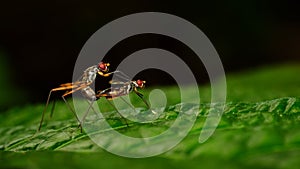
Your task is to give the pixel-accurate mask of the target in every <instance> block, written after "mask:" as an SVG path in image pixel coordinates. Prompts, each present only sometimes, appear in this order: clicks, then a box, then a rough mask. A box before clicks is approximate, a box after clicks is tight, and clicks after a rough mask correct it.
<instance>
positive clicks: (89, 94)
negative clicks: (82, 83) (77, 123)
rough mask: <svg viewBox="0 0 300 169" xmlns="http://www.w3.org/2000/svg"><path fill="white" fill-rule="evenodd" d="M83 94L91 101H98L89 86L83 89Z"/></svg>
mask: <svg viewBox="0 0 300 169" xmlns="http://www.w3.org/2000/svg"><path fill="white" fill-rule="evenodd" d="M81 93H82V95H83V96H84V97H85V98H87V99H88V100H90V101H95V100H97V98H96V94H95V92H94V90H93V89H92V88H91V87H89V86H87V87H85V88H83V89H82V90H81Z"/></svg>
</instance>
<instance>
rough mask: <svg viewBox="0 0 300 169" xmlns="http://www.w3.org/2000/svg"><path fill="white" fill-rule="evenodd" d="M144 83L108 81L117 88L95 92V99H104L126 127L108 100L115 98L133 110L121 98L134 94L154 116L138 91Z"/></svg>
mask: <svg viewBox="0 0 300 169" xmlns="http://www.w3.org/2000/svg"><path fill="white" fill-rule="evenodd" d="M123 75H124V74H123ZM145 83H146V81H143V80H136V81H131V80H130V81H127V82H121V81H110V84H112V85H118V86H119V87H110V88H107V89H105V90H99V91H98V92H97V94H96V98H97V100H98V99H100V98H101V97H105V98H106V100H107V101H108V102H109V104H110V105H111V106H112V107H113V108H114V109H115V110H116V111H117V112H118V114H120V116H121V117H122V118H123V119H124V120H125V122H126V125H127V126H128V124H127V121H126V119H125V118H124V117H123V116H122V115H121V113H119V111H118V109H117V108H116V107H115V106H114V105H113V104H112V103H111V102H110V100H112V99H114V98H117V97H118V98H121V99H122V100H123V101H124V102H125V103H126V104H128V105H129V106H130V107H131V108H132V109H133V110H135V109H134V107H132V106H131V105H130V104H129V103H128V102H127V101H126V100H125V99H124V98H122V96H125V95H128V94H130V93H131V92H134V93H135V94H136V95H138V96H139V97H140V98H141V99H142V100H143V102H144V103H145V105H146V106H147V108H148V109H150V110H151V111H152V113H153V114H156V112H155V111H153V110H152V109H151V108H150V105H149V104H148V102H147V101H146V100H145V99H144V95H143V94H142V93H140V92H139V91H138V88H140V89H143V88H144V87H145ZM90 107H92V104H91V105H90ZM90 107H89V109H90ZM89 109H88V111H89ZM87 114H88V112H87V113H86V114H85V116H84V117H83V121H84V119H85V118H86V116H87Z"/></svg>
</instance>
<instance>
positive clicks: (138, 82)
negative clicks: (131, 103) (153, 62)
mask: <svg viewBox="0 0 300 169" xmlns="http://www.w3.org/2000/svg"><path fill="white" fill-rule="evenodd" d="M136 83H137V84H138V85H139V86H143V84H144V82H143V81H142V80H137V81H136Z"/></svg>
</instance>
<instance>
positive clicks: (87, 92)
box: [38, 62, 150, 132]
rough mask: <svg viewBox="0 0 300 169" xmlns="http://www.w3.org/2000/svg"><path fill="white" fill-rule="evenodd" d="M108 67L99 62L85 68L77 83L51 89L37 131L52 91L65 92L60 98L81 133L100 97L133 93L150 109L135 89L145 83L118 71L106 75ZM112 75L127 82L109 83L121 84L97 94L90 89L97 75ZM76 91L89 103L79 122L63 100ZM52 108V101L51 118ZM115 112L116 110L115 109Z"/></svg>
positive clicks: (108, 98)
mask: <svg viewBox="0 0 300 169" xmlns="http://www.w3.org/2000/svg"><path fill="white" fill-rule="evenodd" d="M109 65H110V64H109V63H103V62H100V63H99V64H98V65H94V66H91V67H89V68H87V69H86V70H85V71H84V72H83V74H82V76H81V77H80V78H79V79H78V80H77V81H75V82H72V83H64V84H61V85H60V87H57V88H54V89H51V90H50V92H49V95H48V99H47V102H46V105H45V108H44V111H43V113H42V118H41V121H40V124H39V128H38V131H39V130H40V129H41V127H42V123H43V120H44V116H45V111H46V110H47V107H48V105H49V101H50V97H51V94H52V92H54V91H66V92H65V94H63V95H62V96H61V97H62V99H63V100H64V102H65V103H66V105H67V107H68V108H69V109H70V110H71V112H72V113H73V114H74V116H75V118H76V120H77V121H78V122H79V127H80V129H81V132H82V125H83V122H84V120H85V118H86V116H87V115H88V113H89V111H90V108H92V109H93V107H92V106H93V103H94V102H95V101H96V100H98V99H100V98H101V97H105V98H106V99H107V100H111V99H113V98H116V97H121V96H124V95H128V94H129V93H130V92H132V91H134V92H135V93H136V94H137V95H138V96H139V97H140V98H141V99H142V100H143V102H144V103H145V104H146V106H147V107H148V108H149V109H150V106H149V104H148V103H147V101H146V100H145V99H144V98H143V95H142V94H141V93H140V92H138V90H137V88H143V87H144V84H145V81H142V80H137V81H131V80H129V78H128V77H127V76H126V75H125V74H124V73H122V72H121V71H118V70H117V71H113V72H110V73H108V71H109V69H108V66H109ZM114 73H120V74H122V75H118V74H116V75H117V76H119V77H121V78H123V79H126V80H127V82H111V84H121V87H118V88H113V87H111V88H108V89H105V90H103V91H98V92H97V94H96V93H95V91H94V90H93V89H92V88H91V87H90V85H91V84H92V83H93V82H94V81H95V79H96V77H97V74H98V75H100V76H103V77H108V76H110V75H112V74H114ZM125 76H126V77H125ZM76 91H81V94H82V95H83V96H84V97H85V98H86V99H87V101H88V102H89V108H88V110H87V111H86V113H85V114H84V116H83V118H82V120H80V119H79V118H78V116H77V115H76V113H75V111H74V109H73V108H72V107H71V105H70V104H69V103H68V102H67V100H66V99H65V97H66V96H68V95H70V94H72V93H74V92H76ZM121 98H122V97H121ZM122 99H123V98H122ZM123 100H124V99H123ZM124 101H125V100H124ZM125 102H126V101H125ZM109 103H110V102H109ZM126 103H127V102H126ZM110 104H111V105H112V106H113V107H114V105H113V104H112V103H110ZM127 104H129V103H127ZM129 105H130V104H129ZM54 107H55V100H54V101H53V107H52V109H51V114H50V117H52V115H53V111H54ZM114 108H115V107H114ZM115 109H116V108H115ZM94 111H95V110H94ZM116 111H117V109H116ZM117 112H118V111H117ZM118 113H119V112H118ZM119 114H120V113H119ZM120 115H121V114H120ZM121 117H122V118H124V117H123V116H122V115H121ZM125 121H126V119H125ZM126 124H127V122H126Z"/></svg>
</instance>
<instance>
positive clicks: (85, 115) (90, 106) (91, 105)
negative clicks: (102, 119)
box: [80, 101, 96, 131]
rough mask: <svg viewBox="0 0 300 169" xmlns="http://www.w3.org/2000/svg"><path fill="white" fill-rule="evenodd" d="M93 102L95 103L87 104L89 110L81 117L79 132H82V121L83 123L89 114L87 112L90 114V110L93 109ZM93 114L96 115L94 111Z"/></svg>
mask: <svg viewBox="0 0 300 169" xmlns="http://www.w3.org/2000/svg"><path fill="white" fill-rule="evenodd" d="M94 102H95V101H91V102H90V103H89V108H88V109H87V111H86V112H85V114H84V115H83V117H82V120H81V123H80V124H81V131H82V126H83V123H84V121H85V118H86V117H87V115H88V114H89V112H90V109H91V108H92V109H93V110H94V108H93V104H94ZM94 112H95V114H96V111H95V110H94Z"/></svg>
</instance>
